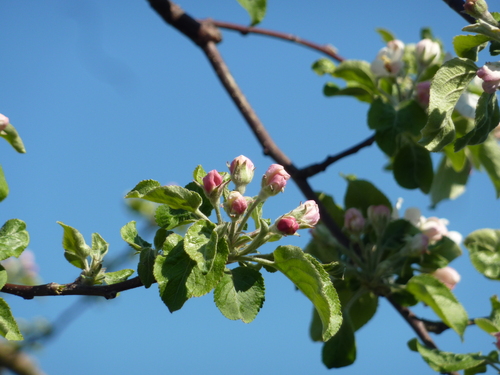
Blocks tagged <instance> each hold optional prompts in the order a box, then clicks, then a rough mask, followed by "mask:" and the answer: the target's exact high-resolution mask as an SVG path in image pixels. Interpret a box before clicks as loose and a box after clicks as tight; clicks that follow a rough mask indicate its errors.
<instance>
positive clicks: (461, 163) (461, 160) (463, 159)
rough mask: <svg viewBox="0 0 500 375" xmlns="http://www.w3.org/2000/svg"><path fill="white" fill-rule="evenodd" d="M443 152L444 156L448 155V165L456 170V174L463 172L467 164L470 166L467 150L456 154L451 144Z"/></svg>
mask: <svg viewBox="0 0 500 375" xmlns="http://www.w3.org/2000/svg"><path fill="white" fill-rule="evenodd" d="M455 124H456V123H455ZM443 151H444V154H445V155H446V158H447V159H448V160H447V165H449V166H451V167H452V168H453V169H454V170H455V172H461V171H463V170H464V168H465V165H466V164H468V165H469V166H470V160H469V158H468V157H467V154H466V153H465V150H460V151H458V152H455V149H454V147H453V146H452V145H451V144H450V145H448V146H446V147H445V148H444V149H443ZM467 162H469V163H467Z"/></svg>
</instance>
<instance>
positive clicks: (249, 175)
mask: <svg viewBox="0 0 500 375" xmlns="http://www.w3.org/2000/svg"><path fill="white" fill-rule="evenodd" d="M254 170H255V167H254V165H253V163H252V161H251V160H250V159H249V158H247V157H246V156H243V155H240V156H238V157H237V158H235V159H234V160H233V161H232V162H231V164H230V165H229V172H230V173H231V180H232V181H233V183H234V185H235V186H236V190H238V191H239V192H240V193H242V194H243V192H244V191H245V186H246V185H248V184H249V183H250V182H251V181H252V179H253V174H254Z"/></svg>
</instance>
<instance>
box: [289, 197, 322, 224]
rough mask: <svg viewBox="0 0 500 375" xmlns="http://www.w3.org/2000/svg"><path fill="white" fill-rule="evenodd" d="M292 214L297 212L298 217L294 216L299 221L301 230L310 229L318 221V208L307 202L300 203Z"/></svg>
mask: <svg viewBox="0 0 500 375" xmlns="http://www.w3.org/2000/svg"><path fill="white" fill-rule="evenodd" d="M292 212H297V213H298V215H294V216H295V217H296V218H297V220H298V221H299V224H300V227H301V229H302V228H312V227H314V226H315V225H316V224H317V223H318V221H319V207H318V204H317V203H316V202H315V201H313V200H309V201H306V202H305V203H302V204H301V205H300V206H299V207H298V208H296V209H295V210H293V211H292Z"/></svg>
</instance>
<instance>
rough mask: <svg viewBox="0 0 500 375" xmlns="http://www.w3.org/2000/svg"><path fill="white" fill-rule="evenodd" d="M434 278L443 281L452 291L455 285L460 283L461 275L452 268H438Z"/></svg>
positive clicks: (433, 274)
mask: <svg viewBox="0 0 500 375" xmlns="http://www.w3.org/2000/svg"><path fill="white" fill-rule="evenodd" d="M432 276H434V277H435V278H436V279H438V280H439V281H441V282H442V283H443V284H444V285H446V286H447V287H448V288H449V289H450V290H452V289H453V288H455V285H457V284H458V282H459V281H460V274H459V273H458V272H457V271H456V270H455V269H454V268H451V267H450V266H446V267H443V268H438V269H437V270H435V271H434V272H433V273H432Z"/></svg>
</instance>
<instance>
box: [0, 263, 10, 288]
mask: <svg viewBox="0 0 500 375" xmlns="http://www.w3.org/2000/svg"><path fill="white" fill-rule="evenodd" d="M7 279H8V274H7V271H6V270H5V268H4V267H3V266H2V265H1V264H0V289H2V288H3V287H4V286H5V284H7Z"/></svg>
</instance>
